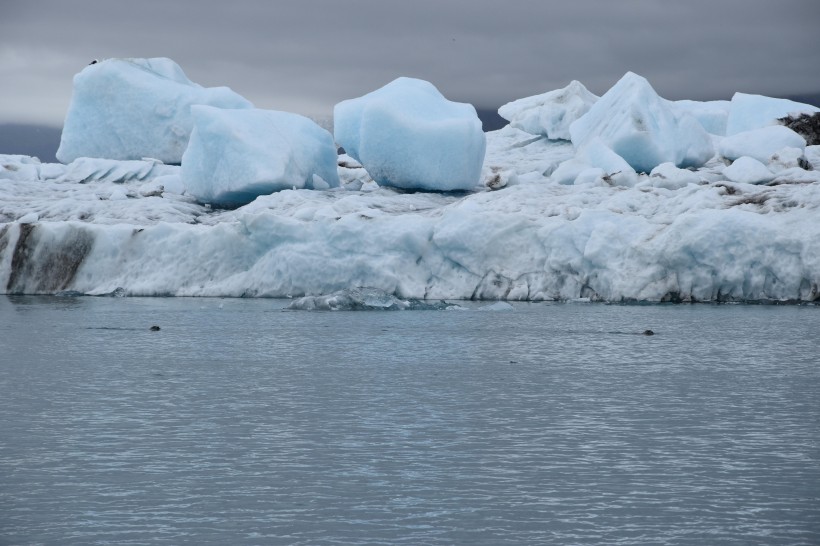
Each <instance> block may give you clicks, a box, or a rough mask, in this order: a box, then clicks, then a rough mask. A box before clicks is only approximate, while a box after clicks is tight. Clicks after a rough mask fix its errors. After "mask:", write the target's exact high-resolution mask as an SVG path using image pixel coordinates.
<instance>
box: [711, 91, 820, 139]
mask: <svg viewBox="0 0 820 546" xmlns="http://www.w3.org/2000/svg"><path fill="white" fill-rule="evenodd" d="M815 112H820V108H817V107H816V106H811V105H810V104H803V103H802V102H795V101H792V100H787V99H776V98H772V97H764V96H762V95H747V94H746V93H735V94H734V96H733V97H732V103H731V106H730V108H729V119H728V121H727V123H726V135H727V136H730V135H734V134H737V133H740V132H743V131H749V130H751V129H759V128H761V127H766V126H767V125H775V124H777V120H778V119H780V118H784V117H786V116H789V115H791V114H813V113H815Z"/></svg>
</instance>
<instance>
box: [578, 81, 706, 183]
mask: <svg viewBox="0 0 820 546" xmlns="http://www.w3.org/2000/svg"><path fill="white" fill-rule="evenodd" d="M569 131H570V136H571V137H572V143H573V144H574V145H575V147H576V148H582V147H583V146H584V145H585V144H587V143H588V142H590V141H591V140H592V139H594V138H600V139H601V140H602V141H603V142H604V143H605V144H606V145H607V146H608V147H609V148H611V149H612V150H613V151H614V152H615V153H616V154H618V155H620V156H621V157H623V158H624V159H625V160H626V161H627V163H629V164H630V165H631V166H632V168H634V169H635V170H636V171H642V172H647V173H648V172H650V171H651V170H652V169H653V168H655V167H656V166H658V165H660V164H661V163H666V162H672V163H674V164H675V165H676V166H677V167H700V166H701V165H703V164H705V163H706V162H707V161H709V159H711V158H712V156H713V155H714V148H713V146H712V139H711V137H710V136H709V134H708V133H707V132H706V130H705V129H704V128H703V126H702V125H701V124H700V123H699V122H698V121H697V120H696V119H695V118H694V117H693V116H691V115H690V114H688V113H686V112H681V111H678V110H677V109H674V108H672V107H671V106H670V105H669V102H668V101H666V100H664V99H662V98H661V97H660V96H658V94H657V93H656V92H655V90H654V89H653V88H652V86H651V85H649V82H648V81H646V79H644V78H642V77H641V76H638V75H637V74H634V73H632V72H627V73H626V75H624V77H623V78H621V79H620V80H619V81H618V83H616V84H615V85H614V86H612V88H611V89H610V90H609V91H607V92H606V93H605V94H604V95H603V96H602V97H601V98H600V99H599V100H598V102H596V103H595V104H594V105H593V106H592V107H591V108H590V109H589V111H588V112H587V113H586V114H584V115H583V116H582V117H581V118H580V119H578V120H576V121H575V122H573V123H572V125H570V128H569Z"/></svg>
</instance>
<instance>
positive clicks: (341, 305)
mask: <svg viewBox="0 0 820 546" xmlns="http://www.w3.org/2000/svg"><path fill="white" fill-rule="evenodd" d="M453 307H458V306H456V305H453V304H449V303H446V302H444V301H434V302H428V301H423V300H418V299H407V300H402V299H399V298H397V297H395V296H393V295H392V294H388V293H387V292H385V291H383V290H379V289H378V288H351V289H346V290H340V291H338V292H334V293H333V294H327V295H324V296H304V297H301V298H298V299H295V300H293V301H292V302H291V303H290V305H288V306H287V307H286V309H290V310H299V311H403V310H410V311H439V310H446V309H450V308H453Z"/></svg>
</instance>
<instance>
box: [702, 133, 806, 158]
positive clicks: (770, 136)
mask: <svg viewBox="0 0 820 546" xmlns="http://www.w3.org/2000/svg"><path fill="white" fill-rule="evenodd" d="M783 148H799V149H800V150H804V149H805V148H806V140H805V139H804V138H803V137H802V136H800V135H798V134H797V133H795V132H794V131H792V130H791V129H789V128H788V127H784V126H782V125H771V126H768V127H761V128H759V129H750V130H748V131H743V132H741V133H735V134H733V135H732V136H728V137H726V138H724V139H723V140H721V141H720V144H719V145H718V152H719V153H720V155H722V156H723V157H725V158H726V159H729V160H735V159H737V158H739V157H741V156H749V157H753V158H755V159H757V160H758V161H760V162H763V163H766V162H768V161H769V158H770V157H771V156H772V155H773V154H774V153H775V152H777V151H778V150H781V149H783Z"/></svg>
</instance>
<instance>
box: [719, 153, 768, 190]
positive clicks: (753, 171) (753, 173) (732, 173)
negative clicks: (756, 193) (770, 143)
mask: <svg viewBox="0 0 820 546" xmlns="http://www.w3.org/2000/svg"><path fill="white" fill-rule="evenodd" d="M723 175H724V176H725V177H726V178H728V179H729V180H731V181H732V182H741V183H744V184H765V183H766V182H770V181H771V180H774V174H772V172H771V171H770V170H769V169H767V168H766V165H764V164H763V163H761V162H760V161H758V160H757V159H755V158H753V157H745V156H744V157H741V158H738V159H737V161H735V162H734V163H732V164H731V165H729V166H728V167H726V168H725V169H724V170H723Z"/></svg>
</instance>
